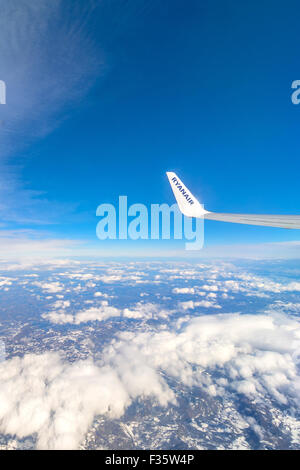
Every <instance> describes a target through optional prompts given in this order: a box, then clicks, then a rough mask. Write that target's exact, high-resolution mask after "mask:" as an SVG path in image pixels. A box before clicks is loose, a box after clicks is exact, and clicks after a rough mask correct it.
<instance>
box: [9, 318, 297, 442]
mask: <svg viewBox="0 0 300 470" xmlns="http://www.w3.org/2000/svg"><path fill="white" fill-rule="evenodd" d="M87 315H92V313H91V312H90V313H88V314H87ZM96 315H97V313H96ZM83 321H84V319H83ZM299 353H300V322H299V321H298V320H297V319H296V318H295V317H294V318H289V317H288V316H286V315H284V314H275V315H239V314H218V315H208V316H207V315H205V316H200V317H197V318H189V319H186V321H185V322H184V323H181V324H180V325H179V326H177V327H176V326H171V325H170V327H169V328H166V329H164V330H163V331H157V330H150V331H142V332H141V331H133V332H132V331H130V332H129V331H127V332H122V333H118V334H117V336H116V337H115V338H114V339H112V340H111V342H110V343H109V344H108V345H107V346H106V347H105V348H104V350H103V351H102V353H101V358H100V360H99V362H97V363H95V362H93V361H92V360H91V359H90V360H85V361H78V362H74V363H72V364H70V363H68V362H66V361H65V360H64V359H63V358H62V357H60V356H59V355H58V354H55V353H45V354H42V355H33V354H27V355H25V356H23V357H15V358H12V359H10V360H7V361H6V362H4V363H2V364H0V431H1V432H2V433H4V434H11V435H16V436H17V437H18V438H24V437H26V436H29V435H33V434H35V435H36V436H37V447H38V448H40V449H59V448H78V446H79V444H80V442H81V441H82V439H83V438H84V435H85V433H86V432H87V430H88V428H89V426H90V425H91V424H92V422H93V419H94V418H95V417H96V416H97V415H105V416H109V417H112V418H118V417H120V416H122V414H123V413H124V411H125V409H126V407H128V406H129V405H130V404H131V403H132V401H133V400H135V399H137V398H139V397H140V398H143V399H144V398H145V397H151V398H152V399H154V400H156V401H157V402H158V403H159V404H160V406H162V407H166V406H169V405H170V404H173V405H174V406H176V404H177V401H176V394H175V392H174V390H172V389H171V388H170V385H168V383H167V381H166V380H165V378H167V377H170V378H175V379H177V380H178V381H180V383H182V384H183V385H185V386H186V387H199V388H201V389H202V390H203V391H204V392H206V393H207V394H209V395H210V396H212V397H215V396H222V397H223V398H226V397H227V398H228V397H229V398H230V396H231V395H232V394H242V395H246V396H247V397H249V398H250V399H251V400H252V401H261V402H265V400H266V399H267V398H268V399H270V400H273V401H274V402H278V403H279V404H285V405H290V406H291V407H292V406H293V405H297V406H299V404H300V400H299V392H300V377H299V372H298V368H297V366H298V361H299ZM247 425H248V426H249V427H252V428H254V427H255V426H257V423H255V422H249V423H248V424H247V423H246V426H247ZM256 432H257V433H259V428H257V429H256Z"/></svg>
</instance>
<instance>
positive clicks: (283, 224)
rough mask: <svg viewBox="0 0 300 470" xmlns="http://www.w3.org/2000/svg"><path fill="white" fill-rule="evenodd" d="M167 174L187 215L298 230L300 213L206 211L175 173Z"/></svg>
mask: <svg viewBox="0 0 300 470" xmlns="http://www.w3.org/2000/svg"><path fill="white" fill-rule="evenodd" d="M167 176H168V179H169V182H170V185H171V188H172V190H173V193H174V196H175V198H176V201H177V203H178V206H179V209H180V210H181V212H182V213H183V214H184V215H186V216H187V217H203V218H205V219H208V220H219V221H221V222H232V223H236V224H247V225H263V226H265V227H280V228H290V229H298V230H300V215H273V214H272V215H270V214H223V213H216V212H210V211H206V210H204V209H203V206H202V205H201V204H200V203H199V201H197V199H196V198H195V196H193V194H192V193H191V191H189V190H188V189H187V187H186V186H185V185H184V184H183V183H182V181H181V180H180V179H179V178H178V176H177V175H176V174H175V173H172V172H170V171H168V172H167Z"/></svg>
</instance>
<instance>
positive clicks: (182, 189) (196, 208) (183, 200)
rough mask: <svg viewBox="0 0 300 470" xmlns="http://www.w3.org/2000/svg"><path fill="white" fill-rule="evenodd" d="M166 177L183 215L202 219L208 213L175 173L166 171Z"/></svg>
mask: <svg viewBox="0 0 300 470" xmlns="http://www.w3.org/2000/svg"><path fill="white" fill-rule="evenodd" d="M167 177H168V179H169V183H170V185H171V188H172V191H173V193H174V196H175V199H176V201H177V204H178V206H179V209H180V210H181V212H182V213H183V214H184V215H186V216H187V217H202V216H203V215H204V214H207V213H208V212H207V211H206V210H204V208H203V206H202V204H200V202H199V201H197V199H196V198H195V196H193V194H192V193H191V191H189V190H188V189H187V187H186V186H185V185H184V184H183V182H182V181H181V180H180V179H179V178H178V176H177V175H176V174H175V173H173V172H171V171H167Z"/></svg>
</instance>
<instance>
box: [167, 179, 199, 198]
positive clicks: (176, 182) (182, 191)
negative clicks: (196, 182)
mask: <svg viewBox="0 0 300 470" xmlns="http://www.w3.org/2000/svg"><path fill="white" fill-rule="evenodd" d="M172 181H173V183H174V184H175V186H176V188H177V189H178V191H179V192H180V193H181V194H182V195H183V196H184V197H185V199H186V200H187V202H188V203H189V204H191V205H192V204H194V201H193V199H192V198H191V197H190V195H189V194H188V193H187V192H186V190H185V189H184V188H183V187H182V185H181V183H179V181H178V180H177V179H176V178H175V176H174V178H172Z"/></svg>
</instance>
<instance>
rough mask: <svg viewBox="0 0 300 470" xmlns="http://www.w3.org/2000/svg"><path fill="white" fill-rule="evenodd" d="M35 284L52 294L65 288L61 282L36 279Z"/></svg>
mask: <svg viewBox="0 0 300 470" xmlns="http://www.w3.org/2000/svg"><path fill="white" fill-rule="evenodd" d="M33 285H35V286H37V287H40V288H41V289H43V290H44V291H45V292H49V293H51V294H54V293H56V292H61V291H62V290H63V289H64V286H63V285H62V284H60V283H59V282H40V281H35V282H33Z"/></svg>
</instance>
